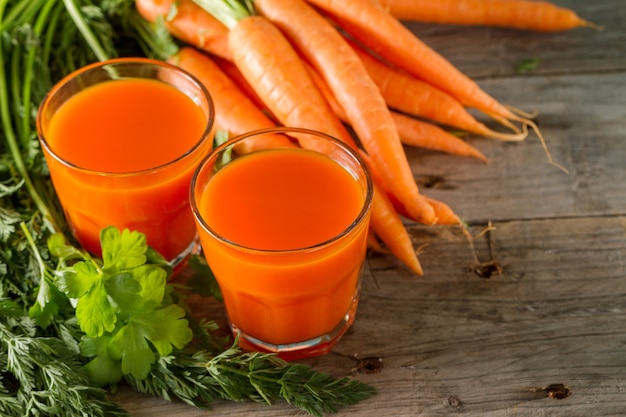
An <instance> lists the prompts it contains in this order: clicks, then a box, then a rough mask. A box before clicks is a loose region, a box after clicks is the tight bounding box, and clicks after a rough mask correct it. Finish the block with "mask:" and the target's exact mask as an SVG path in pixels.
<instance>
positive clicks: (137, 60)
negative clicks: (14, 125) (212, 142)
mask: <svg viewBox="0 0 626 417" xmlns="http://www.w3.org/2000/svg"><path fill="white" fill-rule="evenodd" d="M128 64H132V65H137V64H142V65H143V64H147V65H151V66H154V67H158V68H164V69H167V70H170V71H173V72H176V73H178V74H180V75H181V76H182V77H183V78H186V79H187V80H189V81H191V83H192V84H194V85H195V86H196V87H198V89H199V90H200V92H201V93H202V95H203V96H204V97H205V98H206V101H207V104H208V114H207V125H206V128H205V129H204V131H203V132H202V134H201V135H200V137H199V138H198V140H197V141H196V142H195V143H194V145H193V146H192V147H191V148H189V149H188V150H187V151H186V152H184V153H182V154H181V155H179V156H177V157H176V158H174V159H171V160H169V161H167V162H165V163H162V164H160V165H157V166H154V167H150V168H144V169H140V170H136V171H103V170H96V169H90V168H85V167H82V166H80V165H77V164H75V163H73V162H70V161H68V160H66V159H65V158H63V157H62V156H61V155H59V154H58V153H57V152H56V151H55V150H54V149H53V148H52V146H51V145H50V143H49V142H48V139H47V137H46V135H45V134H44V131H43V130H44V129H43V123H42V117H43V109H44V107H45V106H46V105H47V104H48V103H49V102H50V100H51V99H52V97H54V95H55V94H56V93H57V92H58V91H59V90H61V89H62V88H63V87H64V86H66V85H67V84H68V83H69V82H70V81H71V80H73V79H74V78H76V77H77V76H80V75H82V74H86V73H88V72H91V71H95V70H98V69H102V68H105V67H116V66H117V67H119V66H125V65H128ZM127 78H129V79H132V78H139V79H141V78H143V77H140V76H139V77H138V76H131V77H127ZM174 87H175V86H174ZM175 88H176V87H175ZM179 91H180V90H179ZM181 92H182V91H181ZM183 94H185V93H184V92H183ZM214 124H215V105H214V103H213V98H212V97H211V94H210V93H209V90H208V89H207V88H206V87H205V86H204V84H203V83H202V82H201V81H200V80H199V79H198V78H197V77H196V76H195V75H193V74H191V73H190V72H189V71H187V70H185V69H183V68H181V67H178V66H176V65H173V64H170V63H168V62H165V61H159V60H157V59H153V58H145V57H121V58H111V59H108V60H105V61H98V62H93V63H91V64H88V65H85V66H84V67H81V68H79V69H77V70H75V71H73V72H71V73H69V74H67V75H66V76H65V77H63V78H61V80H59V81H58V82H57V83H56V84H55V85H54V86H53V87H52V88H51V89H50V91H48V92H47V93H46V95H45V96H44V98H43V99H42V100H41V103H40V105H39V107H38V109H37V116H36V130H37V136H38V138H39V142H40V143H41V145H42V146H43V147H44V148H45V149H46V151H48V153H49V154H50V156H52V157H53V158H54V159H55V160H56V161H58V162H59V163H61V164H63V165H64V166H66V167H68V168H71V169H73V170H75V171H79V172H82V173H84V174H89V175H94V176H106V177H118V178H119V177H130V176H137V175H142V174H149V173H153V172H156V171H160V170H163V169H165V168H167V167H169V166H172V165H175V164H176V163H178V162H180V161H182V160H184V159H187V158H188V157H189V156H190V155H192V154H193V153H194V152H195V151H196V150H198V149H199V148H200V147H201V146H202V144H204V143H205V142H206V141H207V140H208V139H209V138H210V137H211V132H212V130H213V126H214Z"/></svg>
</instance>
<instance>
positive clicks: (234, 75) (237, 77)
mask: <svg viewBox="0 0 626 417" xmlns="http://www.w3.org/2000/svg"><path fill="white" fill-rule="evenodd" d="M211 59H212V60H213V61H214V62H215V63H216V64H217V66H218V67H220V69H221V70H222V71H223V72H224V74H226V75H227V76H228V78H230V79H231V80H232V81H233V82H234V83H235V84H236V85H237V87H239V89H240V90H241V91H242V92H243V93H244V94H245V95H246V96H248V98H249V99H250V100H252V101H253V102H254V104H256V106H257V107H258V108H259V109H265V103H263V100H261V98H260V97H259V95H258V94H257V93H256V91H254V88H252V86H251V85H250V83H249V82H248V80H246V77H244V76H243V74H242V73H241V71H239V68H237V65H235V63H234V62H232V61H231V60H228V59H224V58H220V57H218V56H213V57H211ZM268 117H270V118H273V115H268Z"/></svg>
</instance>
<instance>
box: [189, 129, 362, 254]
mask: <svg viewBox="0 0 626 417" xmlns="http://www.w3.org/2000/svg"><path fill="white" fill-rule="evenodd" d="M271 133H301V134H308V135H312V136H318V137H321V138H323V139H324V140H328V141H329V142H332V143H334V144H335V145H337V146H338V147H339V148H340V149H341V150H342V151H344V152H346V153H347V154H348V155H349V156H350V157H351V158H353V159H354V160H355V161H356V162H357V164H358V166H359V167H360V169H361V171H362V172H363V176H364V178H365V187H366V189H365V196H364V199H363V203H362V204H361V210H360V211H359V214H357V216H356V217H355V219H354V220H353V221H352V222H351V223H350V224H349V225H348V226H346V227H345V228H344V229H343V230H342V231H341V232H339V233H337V234H335V235H334V236H333V237H331V238H329V239H326V240H324V241H322V242H319V243H315V244H313V245H309V246H304V247H302V248H294V249H260V248H255V247H251V246H246V245H242V244H240V243H237V242H233V241H232V240H230V239H226V238H225V237H223V236H222V235H220V234H219V233H217V232H216V231H215V230H213V228H211V227H210V226H209V225H208V224H207V222H206V220H205V219H204V218H203V217H202V216H201V215H200V210H199V208H198V204H197V201H196V186H197V185H198V177H199V176H200V174H201V173H202V172H203V171H204V169H205V168H206V166H207V163H208V162H209V161H210V160H211V159H213V158H214V157H215V155H217V154H219V153H220V152H221V151H222V150H224V149H225V148H226V147H228V146H232V145H234V144H235V143H237V142H241V141H242V140H245V139H247V138H250V137H252V136H258V135H264V134H271ZM271 149H272V148H268V150H271ZM301 149H304V150H307V149H306V148H301ZM314 152H316V151H314ZM244 156H245V155H244ZM335 162H336V161H335ZM344 169H346V168H345V167H344ZM190 194H191V195H190V198H189V202H190V205H191V210H192V212H193V215H194V217H195V218H196V219H197V220H198V222H199V223H200V226H201V227H202V229H203V230H204V231H206V232H207V233H209V234H210V235H211V236H213V237H214V238H215V239H217V240H219V241H220V242H222V243H225V244H227V245H228V246H230V247H232V248H235V249H237V250H240V251H243V252H247V253H251V254H264V255H288V254H295V253H303V252H314V251H316V250H320V249H322V248H324V247H327V246H329V245H331V244H332V243H334V242H336V241H338V240H340V239H342V238H343V237H344V236H346V235H348V234H349V233H350V232H351V231H352V230H354V229H355V228H356V227H358V225H360V224H362V223H363V219H364V218H365V217H366V216H367V215H368V213H369V212H370V210H371V206H372V199H373V195H374V183H373V180H372V176H371V174H370V172H369V169H368V168H367V165H366V164H365V161H364V160H363V158H362V157H361V156H360V155H359V154H358V153H357V152H355V151H354V150H353V149H352V148H351V147H350V146H348V145H347V144H345V143H344V142H342V141H341V140H339V139H337V138H335V137H333V136H331V135H328V134H326V133H324V132H319V131H316V130H312V129H306V128H299V127H284V126H280V127H270V128H265V129H259V130H253V131H250V132H246V133H242V134H240V135H237V136H234V137H232V138H230V139H229V140H227V141H226V142H224V143H222V144H221V145H219V146H217V147H215V148H213V149H212V150H211V151H210V152H209V154H208V155H206V156H205V157H204V158H203V159H202V161H200V163H199V164H198V166H197V168H196V170H195V171H194V173H193V176H192V178H191V187H190Z"/></svg>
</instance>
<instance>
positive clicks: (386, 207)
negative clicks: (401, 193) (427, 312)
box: [370, 187, 424, 275]
mask: <svg viewBox="0 0 626 417" xmlns="http://www.w3.org/2000/svg"><path fill="white" fill-rule="evenodd" d="M374 197H375V198H373V199H372V216H371V218H370V225H371V227H372V230H374V231H375V232H376V235H378V237H380V238H381V240H382V241H383V242H384V243H385V245H386V246H387V248H388V249H389V251H390V252H391V253H393V254H394V256H395V257H396V258H398V259H399V260H400V261H401V262H402V263H404V264H405V265H407V266H408V267H409V268H410V269H411V271H413V272H414V273H415V274H417V275H423V273H424V272H423V270H422V266H421V265H420V263H419V260H418V257H417V254H416V253H415V250H414V249H413V242H412V241H411V236H410V235H409V234H408V233H407V231H406V229H405V227H404V224H403V223H402V220H401V219H400V216H399V215H398V213H397V212H396V210H395V208H394V207H393V204H392V203H391V201H390V200H389V197H388V196H387V195H385V194H384V193H383V192H381V190H380V188H376V187H375V188H374ZM374 213H380V214H381V215H376V216H375V215H374Z"/></svg>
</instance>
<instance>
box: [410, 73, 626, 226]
mask: <svg viewBox="0 0 626 417" xmlns="http://www.w3.org/2000/svg"><path fill="white" fill-rule="evenodd" d="M482 84H483V86H484V88H485V89H487V90H488V91H498V92H500V96H502V97H503V98H504V100H505V102H509V103H513V104H515V105H516V106H519V107H521V108H525V109H532V110H537V111H538V112H539V115H538V116H537V118H536V122H537V124H538V125H539V127H540V129H541V131H542V133H543V135H544V137H545V139H546V142H547V147H548V149H549V151H550V153H551V154H552V157H553V159H554V160H555V161H556V162H558V163H559V164H561V165H563V166H564V167H565V168H567V170H569V174H568V175H566V174H564V173H563V172H562V171H560V170H559V169H558V168H556V167H555V166H553V165H551V164H550V163H549V162H548V159H547V156H546V154H545V152H544V150H543V148H542V145H541V143H540V141H539V140H538V137H537V136H536V135H535V134H534V133H531V134H530V135H529V137H528V138H527V139H526V140H525V141H524V142H515V143H510V142H509V143H502V142H494V141H492V140H490V139H482V138H481V139H471V138H470V139H469V140H470V142H471V143H473V144H475V145H476V146H477V147H478V148H479V149H481V151H483V153H485V155H486V156H487V157H488V158H489V160H490V162H489V164H488V165H486V166H485V165H483V164H482V163H481V162H478V161H474V160H464V159H461V160H459V158H457V157H453V156H449V155H440V154H436V153H434V152H424V151H420V150H415V149H408V150H407V153H408V156H409V159H410V161H411V163H412V167H413V172H414V173H415V175H416V179H417V181H418V183H421V185H422V189H423V190H424V194H427V195H431V196H432V197H435V198H439V199H441V200H443V201H446V202H448V203H449V204H450V205H451V206H452V207H453V208H454V209H455V210H456V211H457V212H458V214H459V215H460V216H461V217H462V218H464V219H466V220H467V221H483V222H484V221H486V220H497V219H521V218H547V217H570V216H588V215H607V214H624V212H625V210H626V187H624V184H626V169H624V167H625V166H626V146H624V140H623V138H624V134H623V123H624V120H626V76H625V75H624V73H621V74H618V73H616V74H601V75H571V76H560V77H556V76H547V77H527V78H511V79H497V80H488V81H484V82H483V83H482Z"/></svg>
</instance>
